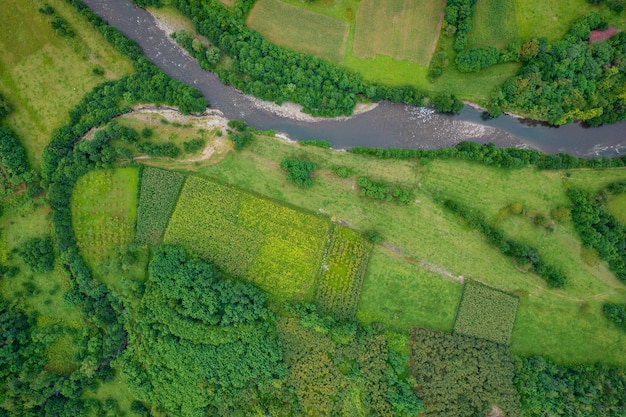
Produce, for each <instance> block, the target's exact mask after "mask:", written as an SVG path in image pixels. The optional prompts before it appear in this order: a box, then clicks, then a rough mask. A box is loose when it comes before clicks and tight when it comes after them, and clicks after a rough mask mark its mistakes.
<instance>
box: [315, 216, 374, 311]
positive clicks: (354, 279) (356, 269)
mask: <svg viewBox="0 0 626 417" xmlns="http://www.w3.org/2000/svg"><path fill="white" fill-rule="evenodd" d="M371 249H372V248H371V246H370V245H369V244H368V243H366V242H365V241H364V240H363V238H362V237H361V236H360V235H359V234H358V233H357V232H355V231H354V230H352V229H348V228H346V227H343V226H340V225H335V226H334V228H333V232H332V234H331V238H330V244H329V245H328V248H327V249H326V254H325V256H324V260H323V262H322V272H321V275H320V279H319V284H318V287H317V294H316V296H315V302H316V303H317V305H318V306H319V307H320V309H321V311H323V312H325V313H326V314H330V315H332V316H333V317H335V318H336V319H339V320H344V319H351V318H353V317H354V313H355V312H356V308H357V305H358V303H359V299H360V298H361V287H362V285H363V278H364V276H365V271H366V270H367V260H368V257H369V253H370V251H371Z"/></svg>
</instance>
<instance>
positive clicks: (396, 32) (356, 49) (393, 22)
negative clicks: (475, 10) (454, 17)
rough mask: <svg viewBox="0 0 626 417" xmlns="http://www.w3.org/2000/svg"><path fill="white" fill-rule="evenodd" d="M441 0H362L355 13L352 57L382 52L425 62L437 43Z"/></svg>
mask: <svg viewBox="0 0 626 417" xmlns="http://www.w3.org/2000/svg"><path fill="white" fill-rule="evenodd" d="M445 3H446V2H445V1H444V0H382V1H381V0H362V1H361V2H360V4H359V9H358V11H357V15H356V24H355V29H354V45H353V48H352V49H353V50H352V53H353V55H354V56H355V57H356V58H361V59H368V58H375V57H376V55H386V56H390V57H392V58H395V59H398V60H403V61H412V62H416V63H418V64H420V65H423V66H428V64H429V62H430V57H431V56H432V54H433V51H434V50H435V47H436V46H437V39H439V32H440V27H441V20H442V18H443V9H444V7H445Z"/></svg>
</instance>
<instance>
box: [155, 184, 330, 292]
mask: <svg viewBox="0 0 626 417" xmlns="http://www.w3.org/2000/svg"><path fill="white" fill-rule="evenodd" d="M328 233H329V225H328V223H327V221H326V220H324V219H322V218H319V217H316V216H313V215H311V214H306V213H303V212H300V211H297V210H294V209H291V208H288V207H285V206H282V205H279V204H276V203H273V202H271V201H269V200H265V199H261V198H258V197H255V196H253V195H252V194H249V193H246V192H243V191H239V190H237V189H235V188H232V187H228V186H225V185H220V184H217V183H214V182H212V181H208V180H206V179H203V178H200V177H195V176H191V177H189V178H187V181H186V182H185V186H184V187H183V190H182V193H181V195H180V198H179V200H178V204H177V205H176V208H175V209H174V213H173V214H172V217H171V219H170V222H169V225H168V227H167V231H166V232H165V237H164V241H165V242H166V243H175V244H181V245H184V246H185V247H188V248H192V249H194V250H196V251H197V252H198V253H199V254H200V255H202V256H203V257H205V258H206V259H209V260H211V261H213V262H215V264H216V265H217V266H218V267H220V268H222V269H223V270H224V271H226V272H228V273H229V274H232V275H236V276H240V277H242V278H244V279H247V280H249V281H250V282H253V283H255V284H256V285H258V286H259V287H260V288H261V289H263V290H264V291H267V292H269V293H270V294H272V295H273V296H274V297H276V298H277V299H280V300H288V299H291V300H309V301H311V300H312V299H313V296H314V292H315V284H316V283H315V281H316V277H317V274H318V271H319V266H320V264H321V259H322V256H323V254H324V246H325V244H326V240H327V239H328Z"/></svg>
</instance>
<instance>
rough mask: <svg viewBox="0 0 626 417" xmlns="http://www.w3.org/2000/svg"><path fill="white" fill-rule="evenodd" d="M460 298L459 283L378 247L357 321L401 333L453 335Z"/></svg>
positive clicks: (364, 285) (371, 264)
mask: <svg viewBox="0 0 626 417" xmlns="http://www.w3.org/2000/svg"><path fill="white" fill-rule="evenodd" d="M460 294H461V284H460V283H459V282H456V281H454V280H452V279H450V278H448V277H444V276H442V275H439V274H436V273H434V272H431V271H429V270H426V269H425V268H423V267H421V266H419V265H415V264H411V263H409V262H408V261H407V260H405V259H404V258H403V257H402V256H398V255H397V254H395V253H393V252H392V251H390V250H385V249H381V248H378V247H377V248H375V249H374V251H373V253H372V256H371V258H370V262H369V267H368V269H367V275H366V277H365V282H364V283H363V290H362V291H361V301H360V302H359V308H358V311H357V318H358V319H359V320H360V321H362V322H364V323H374V322H380V323H384V324H385V325H386V326H388V327H390V328H393V329H398V330H400V329H404V330H406V329H410V328H411V327H426V328H429V329H436V330H442V331H450V330H451V329H452V325H453V323H454V315H455V312H456V307H457V304H458V300H459V296H460Z"/></svg>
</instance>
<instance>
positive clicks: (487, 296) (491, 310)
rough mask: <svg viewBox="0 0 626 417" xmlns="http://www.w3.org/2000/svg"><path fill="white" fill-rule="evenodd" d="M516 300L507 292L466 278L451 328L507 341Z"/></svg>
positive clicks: (465, 333)
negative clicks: (467, 280)
mask: <svg viewBox="0 0 626 417" xmlns="http://www.w3.org/2000/svg"><path fill="white" fill-rule="evenodd" d="M518 302H519V301H518V300H517V298H515V297H513V296H511V295H509V294H505V293H503V292H501V291H498V290H495V289H493V288H489V287H487V286H485V285H482V284H479V283H476V282H474V281H469V282H466V283H465V285H464V287H463V296H462V298H461V302H460V304H459V308H458V312H457V317H456V320H455V321H454V332H455V333H459V334H464V335H466V336H473V337H478V338H481V339H486V340H490V341H492V342H496V343H501V344H503V345H508V344H509V341H510V340H511V333H512V332H513V325H514V324H515V313H516V312H517V304H518Z"/></svg>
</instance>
